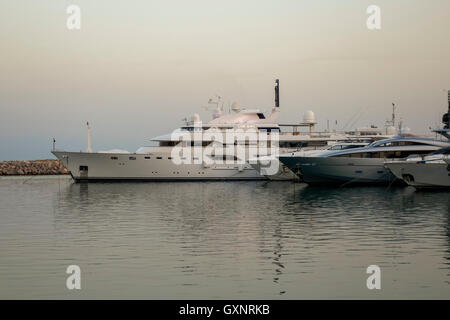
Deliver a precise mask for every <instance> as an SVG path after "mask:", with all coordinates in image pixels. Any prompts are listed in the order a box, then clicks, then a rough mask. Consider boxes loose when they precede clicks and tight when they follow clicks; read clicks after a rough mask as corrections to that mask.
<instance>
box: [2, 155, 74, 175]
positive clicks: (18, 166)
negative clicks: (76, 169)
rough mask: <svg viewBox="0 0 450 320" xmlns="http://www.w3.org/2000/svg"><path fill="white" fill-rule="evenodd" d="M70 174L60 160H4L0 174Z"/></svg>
mask: <svg viewBox="0 0 450 320" xmlns="http://www.w3.org/2000/svg"><path fill="white" fill-rule="evenodd" d="M57 174H69V172H68V171H67V169H66V168H64V166H63V164H62V163H61V161H59V160H52V159H48V160H32V161H3V162H0V176H34V175H57Z"/></svg>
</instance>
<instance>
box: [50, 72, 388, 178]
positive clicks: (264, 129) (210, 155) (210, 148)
mask: <svg viewBox="0 0 450 320" xmlns="http://www.w3.org/2000/svg"><path fill="white" fill-rule="evenodd" d="M279 101H280V100H279V81H278V80H276V84H275V105H274V107H273V108H272V111H271V112H270V114H269V115H265V114H264V113H262V112H261V111H260V110H258V109H243V108H242V109H241V108H240V107H239V106H237V105H236V104H234V105H233V108H232V110H230V112H229V113H223V108H222V107H220V104H219V103H217V109H216V110H215V111H214V114H213V119H212V120H211V121H209V122H207V123H202V121H201V120H200V116H199V115H198V114H195V115H194V116H193V117H192V119H191V121H189V122H188V121H186V123H185V125H183V126H181V127H180V128H179V129H177V130H175V131H174V132H172V133H171V134H167V135H163V136H159V137H156V138H153V139H151V141H152V142H153V143H156V144H157V145H156V146H144V147H141V148H139V149H138V150H137V151H136V152H135V153H127V152H124V151H122V150H111V151H100V152H92V150H91V147H90V134H88V137H89V138H88V152H68V151H57V150H53V151H52V153H53V154H54V155H55V156H56V157H57V158H58V159H59V160H61V161H62V163H63V165H64V166H65V167H66V168H67V169H68V171H69V172H70V174H71V175H72V177H73V179H74V180H75V181H83V180H85V181H102V180H108V181H114V180H144V181H145V180H150V181H152V180H160V181H164V180H167V181H172V180H261V179H267V177H270V176H273V177H274V178H275V179H283V180H285V179H292V178H294V177H296V176H295V175H294V174H292V172H290V171H289V169H287V168H286V167H283V166H282V165H280V164H279V163H278V162H277V163H276V164H275V165H274V166H272V162H269V164H268V165H267V166H269V168H271V171H270V174H269V175H267V174H266V173H267V168H265V169H266V171H265V174H261V172H260V171H259V170H257V169H255V168H253V167H252V166H251V165H250V164H249V159H253V158H258V157H261V156H262V157H263V156H268V155H278V154H279V153H284V152H291V151H295V150H298V149H302V148H303V149H304V148H307V149H317V148H323V147H326V146H328V145H329V144H331V143H335V142H338V141H366V142H372V141H374V140H378V139H383V138H386V137H389V136H391V135H386V134H384V133H383V132H381V130H380V131H379V132H375V133H373V132H372V133H371V134H361V133H360V134H353V135H349V134H345V133H335V132H316V131H315V124H316V122H315V119H314V113H313V112H311V111H308V112H306V113H305V115H304V117H303V121H302V122H299V123H293V124H288V125H282V124H278V119H277V118H278V115H279V112H280V111H279V109H280V107H279V106H280V105H279ZM305 127H306V128H307V131H306V132H301V131H300V130H299V129H301V128H305ZM88 130H89V127H88ZM88 132H89V131H88ZM230 134H231V136H232V138H231V139H229V136H230ZM230 150H231V152H230Z"/></svg>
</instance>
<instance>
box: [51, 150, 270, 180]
mask: <svg viewBox="0 0 450 320" xmlns="http://www.w3.org/2000/svg"><path fill="white" fill-rule="evenodd" d="M52 153H53V154H54V155H55V156H56V157H57V158H58V159H59V160H60V161H61V162H62V163H63V165H64V166H65V167H66V168H67V170H68V171H69V172H70V174H71V176H72V178H73V179H74V180H75V181H76V182H81V181H89V182H96V181H206V180H267V178H266V177H264V176H262V175H260V174H259V173H258V172H257V171H256V170H254V169H253V168H252V167H251V166H249V165H244V166H239V165H226V164H222V165H219V164H217V165H210V166H204V165H203V164H183V165H176V164H174V163H173V162H172V160H170V159H169V156H170V155H169V156H168V155H167V154H157V153H153V154H151V155H149V154H123V153H117V154H116V153H87V152H64V151H53V152H52Z"/></svg>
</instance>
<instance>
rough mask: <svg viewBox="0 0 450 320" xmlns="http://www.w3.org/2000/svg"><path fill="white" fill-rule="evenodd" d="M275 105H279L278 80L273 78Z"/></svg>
mask: <svg viewBox="0 0 450 320" xmlns="http://www.w3.org/2000/svg"><path fill="white" fill-rule="evenodd" d="M275 107H277V108H279V107H280V80H278V79H276V80H275Z"/></svg>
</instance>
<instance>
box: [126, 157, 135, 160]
mask: <svg viewBox="0 0 450 320" xmlns="http://www.w3.org/2000/svg"><path fill="white" fill-rule="evenodd" d="M128 159H130V160H136V157H129V158H128Z"/></svg>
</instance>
